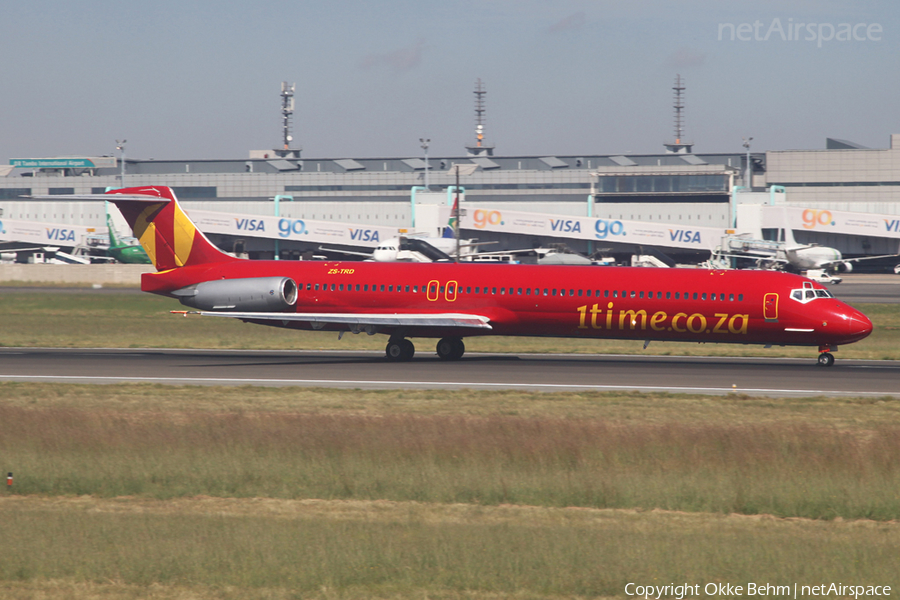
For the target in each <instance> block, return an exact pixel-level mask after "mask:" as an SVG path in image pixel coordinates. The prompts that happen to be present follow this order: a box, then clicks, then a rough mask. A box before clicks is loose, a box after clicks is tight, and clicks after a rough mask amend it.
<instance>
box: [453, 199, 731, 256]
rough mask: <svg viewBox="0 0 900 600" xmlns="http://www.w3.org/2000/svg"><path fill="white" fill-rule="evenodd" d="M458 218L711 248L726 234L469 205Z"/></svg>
mask: <svg viewBox="0 0 900 600" xmlns="http://www.w3.org/2000/svg"><path fill="white" fill-rule="evenodd" d="M460 220H461V222H462V227H463V229H470V230H475V231H491V232H497V233H515V234H524V235H541V236H548V237H559V238H568V239H578V240H591V241H595V242H596V241H608V242H619V243H623V244H644V245H648V246H662V247H669V248H694V249H699V250H712V249H713V248H715V247H716V246H718V245H719V244H720V243H721V240H722V236H723V235H725V230H724V229H719V228H716V227H686V226H683V225H672V224H666V223H649V222H644V221H626V220H621V219H600V218H596V217H568V216H561V215H550V214H542V213H530V212H521V211H511V210H506V209H503V210H494V209H488V208H474V209H473V208H472V207H467V208H466V210H465V213H464V214H463V215H462V216H461V218H460Z"/></svg>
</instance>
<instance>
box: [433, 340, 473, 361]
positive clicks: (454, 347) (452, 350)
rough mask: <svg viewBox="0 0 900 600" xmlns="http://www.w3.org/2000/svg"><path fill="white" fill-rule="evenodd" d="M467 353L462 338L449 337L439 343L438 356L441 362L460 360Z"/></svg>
mask: <svg viewBox="0 0 900 600" xmlns="http://www.w3.org/2000/svg"><path fill="white" fill-rule="evenodd" d="M465 351H466V345H465V344H463V341H462V338H458V337H447V338H443V339H441V341H439V342H438V343H437V355H438V356H439V357H440V358H441V360H459V359H460V358H462V355H463V353H464V352H465Z"/></svg>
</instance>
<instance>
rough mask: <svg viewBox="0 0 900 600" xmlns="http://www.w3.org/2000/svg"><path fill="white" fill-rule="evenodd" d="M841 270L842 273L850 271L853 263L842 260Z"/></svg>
mask: <svg viewBox="0 0 900 600" xmlns="http://www.w3.org/2000/svg"><path fill="white" fill-rule="evenodd" d="M841 270H842V271H843V272H844V273H849V272H850V271H852V270H853V263H848V262H842V263H841Z"/></svg>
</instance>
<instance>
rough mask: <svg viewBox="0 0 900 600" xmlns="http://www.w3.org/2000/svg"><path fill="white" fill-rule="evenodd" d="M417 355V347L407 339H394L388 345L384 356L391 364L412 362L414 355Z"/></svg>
mask: <svg viewBox="0 0 900 600" xmlns="http://www.w3.org/2000/svg"><path fill="white" fill-rule="evenodd" d="M415 353H416V347H415V346H413V343H412V342H411V341H409V340H407V339H405V338H399V339H396V340H395V339H392V340H390V341H389V342H388V343H387V346H386V347H385V349H384V354H385V356H387V359H388V360H389V361H391V362H406V361H408V360H412V357H413V354H415Z"/></svg>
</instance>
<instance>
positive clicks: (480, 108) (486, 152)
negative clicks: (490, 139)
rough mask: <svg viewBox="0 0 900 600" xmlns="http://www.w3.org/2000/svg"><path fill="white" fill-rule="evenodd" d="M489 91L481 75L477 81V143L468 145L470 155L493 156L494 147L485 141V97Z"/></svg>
mask: <svg viewBox="0 0 900 600" xmlns="http://www.w3.org/2000/svg"><path fill="white" fill-rule="evenodd" d="M486 94H487V91H485V89H484V84H483V83H482V82H481V78H480V77H479V78H478V79H477V80H476V81H475V145H474V146H466V150H467V151H468V154H469V156H493V154H494V147H493V146H488V145H486V144H485V143H484V113H485V112H486V111H485V108H484V97H485V95H486Z"/></svg>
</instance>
